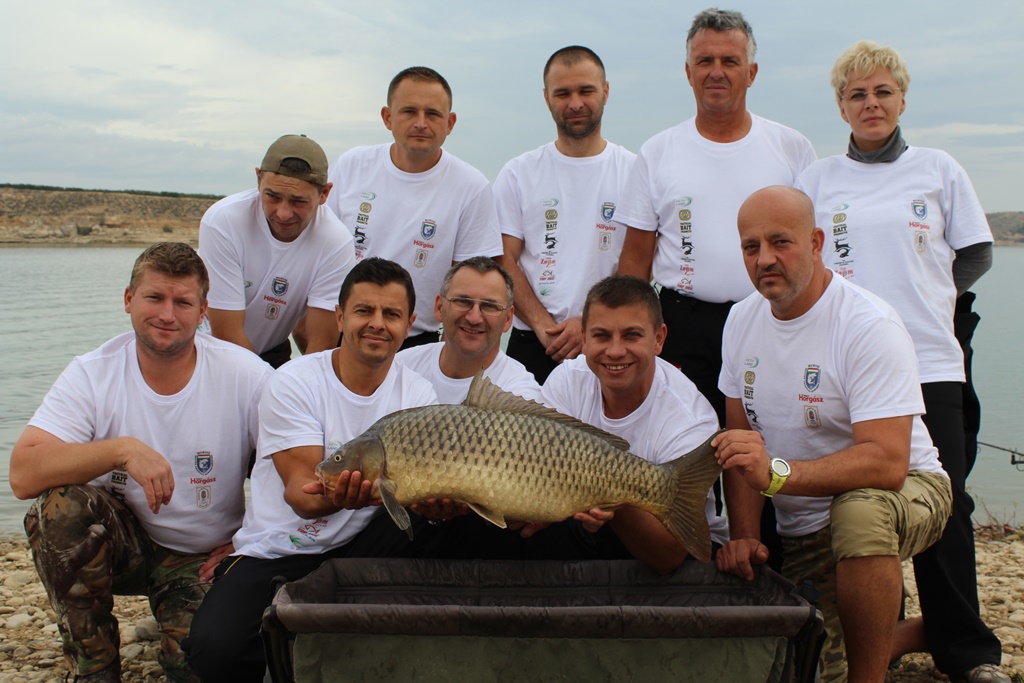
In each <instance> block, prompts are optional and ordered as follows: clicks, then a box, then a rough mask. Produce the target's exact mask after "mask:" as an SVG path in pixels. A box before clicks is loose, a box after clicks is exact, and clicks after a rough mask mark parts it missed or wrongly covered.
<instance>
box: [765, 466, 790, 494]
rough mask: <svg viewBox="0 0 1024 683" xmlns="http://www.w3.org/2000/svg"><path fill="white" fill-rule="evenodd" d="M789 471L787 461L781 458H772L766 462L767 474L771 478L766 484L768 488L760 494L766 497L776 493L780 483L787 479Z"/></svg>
mask: <svg viewBox="0 0 1024 683" xmlns="http://www.w3.org/2000/svg"><path fill="white" fill-rule="evenodd" d="M790 471H791V470H790V467H789V463H788V462H786V461H785V460H783V459H782V458H772V459H771V462H770V463H769V464H768V474H769V475H771V478H772V480H771V483H770V484H768V488H766V489H765V490H764V491H761V495H762V496H764V497H766V498H771V497H772V496H774V495H775V494H776V493H778V492H779V489H781V488H782V485H783V484H785V483H786V480H787V479H789V473H790Z"/></svg>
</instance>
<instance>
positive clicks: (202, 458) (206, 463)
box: [196, 451, 213, 474]
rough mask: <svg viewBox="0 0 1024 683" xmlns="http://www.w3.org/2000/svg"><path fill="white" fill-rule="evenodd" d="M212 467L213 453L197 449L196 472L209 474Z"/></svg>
mask: <svg viewBox="0 0 1024 683" xmlns="http://www.w3.org/2000/svg"><path fill="white" fill-rule="evenodd" d="M212 469H213V454H212V453H210V451H199V452H198V453H196V472H198V473H199V474H209V473H210V470H212Z"/></svg>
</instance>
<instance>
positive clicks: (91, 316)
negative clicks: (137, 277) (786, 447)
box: [0, 247, 1024, 532]
mask: <svg viewBox="0 0 1024 683" xmlns="http://www.w3.org/2000/svg"><path fill="white" fill-rule="evenodd" d="M140 251H141V249H138V248H127V249H119V248H118V249H115V248H103V249H96V248H80V249H50V248H0V273H2V281H3V282H4V283H6V285H5V287H6V288H7V290H8V295H7V298H8V304H7V305H6V307H5V309H4V314H3V316H2V318H0V358H3V360H4V365H3V368H2V370H0V532H4V531H7V532H9V531H16V530H20V529H21V520H22V517H23V516H24V513H25V510H26V509H27V508H28V504H29V503H28V502H27V501H19V500H17V499H16V498H14V495H13V494H12V493H11V491H10V486H9V485H8V469H9V461H10V453H11V448H12V447H13V445H14V442H15V440H17V438H18V436H19V435H20V434H21V431H22V430H23V429H24V427H25V424H26V423H27V422H28V420H29V418H31V417H32V413H33V412H35V409H36V407H37V406H38V405H39V403H40V401H41V400H42V398H43V396H44V395H45V394H46V392H47V390H48V389H49V388H50V385H51V384H52V383H53V381H54V379H56V377H57V375H59V374H60V372H61V371H62V370H63V369H64V367H65V366H66V365H67V364H68V362H69V361H70V360H71V359H72V358H73V357H74V356H76V355H79V354H82V353H85V352H87V351H90V350H92V349H94V348H96V347H97V346H99V345H100V344H101V343H103V342H104V341H106V340H107V339H109V338H110V337H113V336H114V335H116V334H119V333H121V332H125V331H128V330H129V329H131V324H130V321H129V318H128V315H127V314H126V313H125V312H124V307H123V294H124V287H125V285H126V284H127V282H128V277H129V275H130V273H131V267H132V263H133V262H134V260H135V257H136V256H138V254H139V253H140ZM1022 273H1024V249H1020V248H1012V247H1001V248H997V249H996V250H995V265H994V267H993V268H992V270H991V271H990V272H989V273H988V274H987V275H986V276H985V277H984V278H982V280H981V281H980V282H979V283H978V285H977V286H976V287H975V288H974V290H975V292H976V293H977V294H978V301H977V303H976V306H975V310H977V311H978V312H979V313H980V314H981V316H982V321H981V325H980V326H979V328H978V332H977V334H976V336H975V341H974V349H975V360H974V376H975V384H976V386H977V389H978V393H979V395H980V396H981V401H982V411H983V416H982V426H981V436H980V440H981V441H984V442H987V443H990V444H995V445H999V446H1005V447H1009V448H1015V449H1017V450H1024V427H1022V425H1024V399H1022V391H1021V389H1022V386H1024V344H1022V341H1024V305H1022V303H1021V299H1020V295H1019V294H1018V287H1019V285H1020V280H1021V277H1022ZM14 290H17V291H16V292H15V291H14ZM968 486H969V488H970V490H971V492H972V493H973V494H974V496H975V498H976V499H978V501H979V506H978V512H977V513H976V519H977V520H978V521H987V520H988V519H989V517H990V516H991V517H992V518H994V519H997V520H999V521H1006V522H1015V523H1018V524H1020V523H1024V507H1021V501H1022V500H1024V495H1022V493H1024V471H1018V470H1017V469H1015V468H1014V467H1011V465H1010V455H1009V454H1008V453H1005V452H1003V451H999V450H995V449H992V448H988V447H984V446H983V447H981V450H980V453H979V456H978V464H977V465H976V466H975V469H974V472H973V473H972V474H971V477H970V480H969V481H968Z"/></svg>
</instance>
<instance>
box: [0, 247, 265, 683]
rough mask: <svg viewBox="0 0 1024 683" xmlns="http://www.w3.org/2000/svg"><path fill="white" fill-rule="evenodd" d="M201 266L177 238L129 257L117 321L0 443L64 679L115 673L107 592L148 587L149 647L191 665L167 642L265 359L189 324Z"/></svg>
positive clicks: (178, 625)
mask: <svg viewBox="0 0 1024 683" xmlns="http://www.w3.org/2000/svg"><path fill="white" fill-rule="evenodd" d="M208 287H209V279H208V277H207V274H206V268H205V267H204V266H203V262H202V260H200V258H199V256H198V255H197V254H196V253H195V251H193V250H192V248H191V247H189V246H188V245H187V244H178V243H170V242H167V243H160V244H154V245H153V246H151V247H149V248H148V249H146V250H145V251H144V252H143V253H142V255H141V256H139V258H138V259H137V260H136V261H135V266H134V268H133V270H132V275H131V280H130V282H129V285H128V287H127V288H126V290H125V293H124V307H125V312H127V313H128V314H129V315H130V316H131V322H132V332H127V333H125V334H122V335H120V336H118V337H115V338H113V339H111V340H110V341H108V342H107V343H106V344H104V345H103V346H101V347H100V348H98V349H96V350H95V351H92V352H91V353H87V354H85V355H83V356H79V357H77V358H75V359H74V360H73V361H72V362H71V364H70V365H69V366H68V367H67V368H66V369H65V370H64V372H63V373H61V375H60V377H59V378H57V381H56V382H55V383H54V385H53V387H52V388H51V389H50V392H49V393H48V394H47V395H46V398H45V399H43V404H42V405H41V406H40V407H39V409H38V410H37V411H36V413H35V415H34V416H33V417H32V420H31V421H30V422H29V424H28V426H27V427H26V428H25V431H24V433H23V434H22V435H21V437H20V438H19V439H18V442H17V443H16V444H15V445H14V449H13V451H12V452H11V472H10V482H11V488H12V489H13V491H14V493H15V495H16V496H18V498H22V499H25V498H33V497H36V501H35V502H34V503H33V504H32V507H31V508H30V509H29V512H28V515H26V517H25V529H26V531H27V532H28V537H29V544H30V545H31V546H32V556H33V559H34V561H35V564H36V570H37V571H38V572H39V577H40V578H41V579H42V581H43V585H44V586H45V587H46V591H47V594H48V595H49V597H50V604H51V605H52V606H53V611H54V612H55V613H56V614H57V625H58V628H59V630H60V633H61V639H62V641H63V646H64V658H65V661H66V662H67V665H68V670H69V671H70V672H71V675H72V676H74V677H75V680H78V681H86V680H89V681H120V680H121V662H120V656H119V654H118V647H119V645H118V644H119V642H120V637H119V631H118V625H117V619H116V618H115V617H114V615H113V614H112V611H111V610H112V608H113V593H117V594H119V595H136V594H140V593H141V594H144V595H148V596H149V600H150V606H151V607H152V609H153V615H154V616H155V617H156V619H157V622H158V623H159V625H160V633H161V648H160V655H159V657H158V658H159V661H160V664H161V665H162V666H163V668H164V673H165V674H166V676H167V678H168V679H170V680H172V681H191V680H195V679H194V677H193V676H192V674H191V673H190V671H189V669H188V667H187V666H186V664H185V658H184V656H183V654H182V653H181V650H180V648H179V645H180V642H181V640H182V639H183V638H184V637H185V636H186V635H187V634H188V631H189V625H190V622H191V620H192V615H193V614H194V613H195V611H196V609H197V608H198V606H199V603H200V602H201V601H202V599H203V596H204V595H205V594H206V591H207V590H208V589H209V585H208V582H209V580H210V577H211V575H212V572H213V568H214V567H215V566H216V565H217V563H218V562H219V561H220V560H221V558H223V557H224V556H225V555H227V554H228V553H229V552H231V545H230V540H231V535H232V534H233V533H234V532H235V531H236V530H237V529H238V527H239V526H240V525H241V523H242V513H243V510H244V507H245V492H244V490H243V483H244V481H245V471H246V465H247V463H248V461H249V453H250V451H251V450H252V449H253V448H254V447H255V444H256V429H257V426H256V425H257V404H258V401H259V397H260V394H261V392H262V389H263V385H264V382H266V380H267V378H268V376H269V375H270V374H271V370H270V368H269V367H268V366H267V364H266V363H263V362H261V361H260V360H259V359H258V358H256V356H254V355H252V354H251V353H248V352H246V351H243V350H242V349H240V348H238V347H237V346H235V345H233V344H228V343H226V342H222V341H220V340H218V339H214V338H212V337H210V336H208V335H197V334H196V327H197V326H198V325H199V321H200V320H201V319H202V316H203V313H204V312H205V310H206V292H207V288H208Z"/></svg>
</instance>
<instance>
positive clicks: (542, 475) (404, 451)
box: [372, 405, 668, 521]
mask: <svg viewBox="0 0 1024 683" xmlns="http://www.w3.org/2000/svg"><path fill="white" fill-rule="evenodd" d="M372 431H374V432H375V433H376V435H377V436H378V437H379V438H380V440H381V442H382V444H383V447H384V451H385V452H386V453H387V465H386V469H385V474H386V476H387V477H388V478H389V479H391V480H392V481H394V482H395V484H396V485H397V486H396V492H395V493H396V500H397V501H398V503H399V504H401V505H409V504H412V503H415V502H417V501H421V500H426V499H429V498H452V499H456V500H462V501H472V502H476V503H480V504H482V505H485V506H487V507H489V508H491V509H493V510H495V511H500V512H501V513H502V514H503V516H505V517H508V518H511V519H529V520H532V521H558V520H561V519H565V518H566V517H569V516H571V515H572V514H574V513H575V512H578V511H580V510H583V509H589V508H590V507H593V506H594V505H601V504H605V505H616V504H620V503H623V502H625V501H629V500H633V501H637V499H642V501H641V502H644V503H646V505H644V507H653V508H656V509H658V510H659V511H662V512H663V510H664V508H665V507H666V506H665V505H658V504H657V498H655V496H654V493H653V491H655V490H657V489H659V488H663V487H665V486H666V485H667V479H668V477H667V475H666V474H665V473H664V472H663V471H661V470H658V469H657V468H656V467H654V466H652V465H651V464H650V463H648V462H647V461H645V460H643V459H642V458H638V457H636V456H633V455H631V454H628V453H623V451H621V450H619V449H616V448H614V447H613V446H611V445H609V444H608V443H606V442H605V441H604V440H602V439H600V438H599V437H597V436H594V435H593V434H590V433H588V432H584V431H581V430H579V429H574V428H571V427H566V426H563V425H561V424H559V423H556V422H554V421H550V420H546V421H545V420H538V419H536V418H533V417H530V416H527V415H522V414H516V413H504V412H496V411H487V410H482V409H479V408H472V407H468V406H463V405H439V406H428V407H424V408H420V409H416V413H415V415H414V416H413V417H412V419H410V415H408V414H407V411H402V412H400V413H396V414H394V415H393V416H390V417H385V418H383V419H382V420H380V422H378V423H377V425H375V427H374V428H372ZM652 512H653V510H652Z"/></svg>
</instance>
